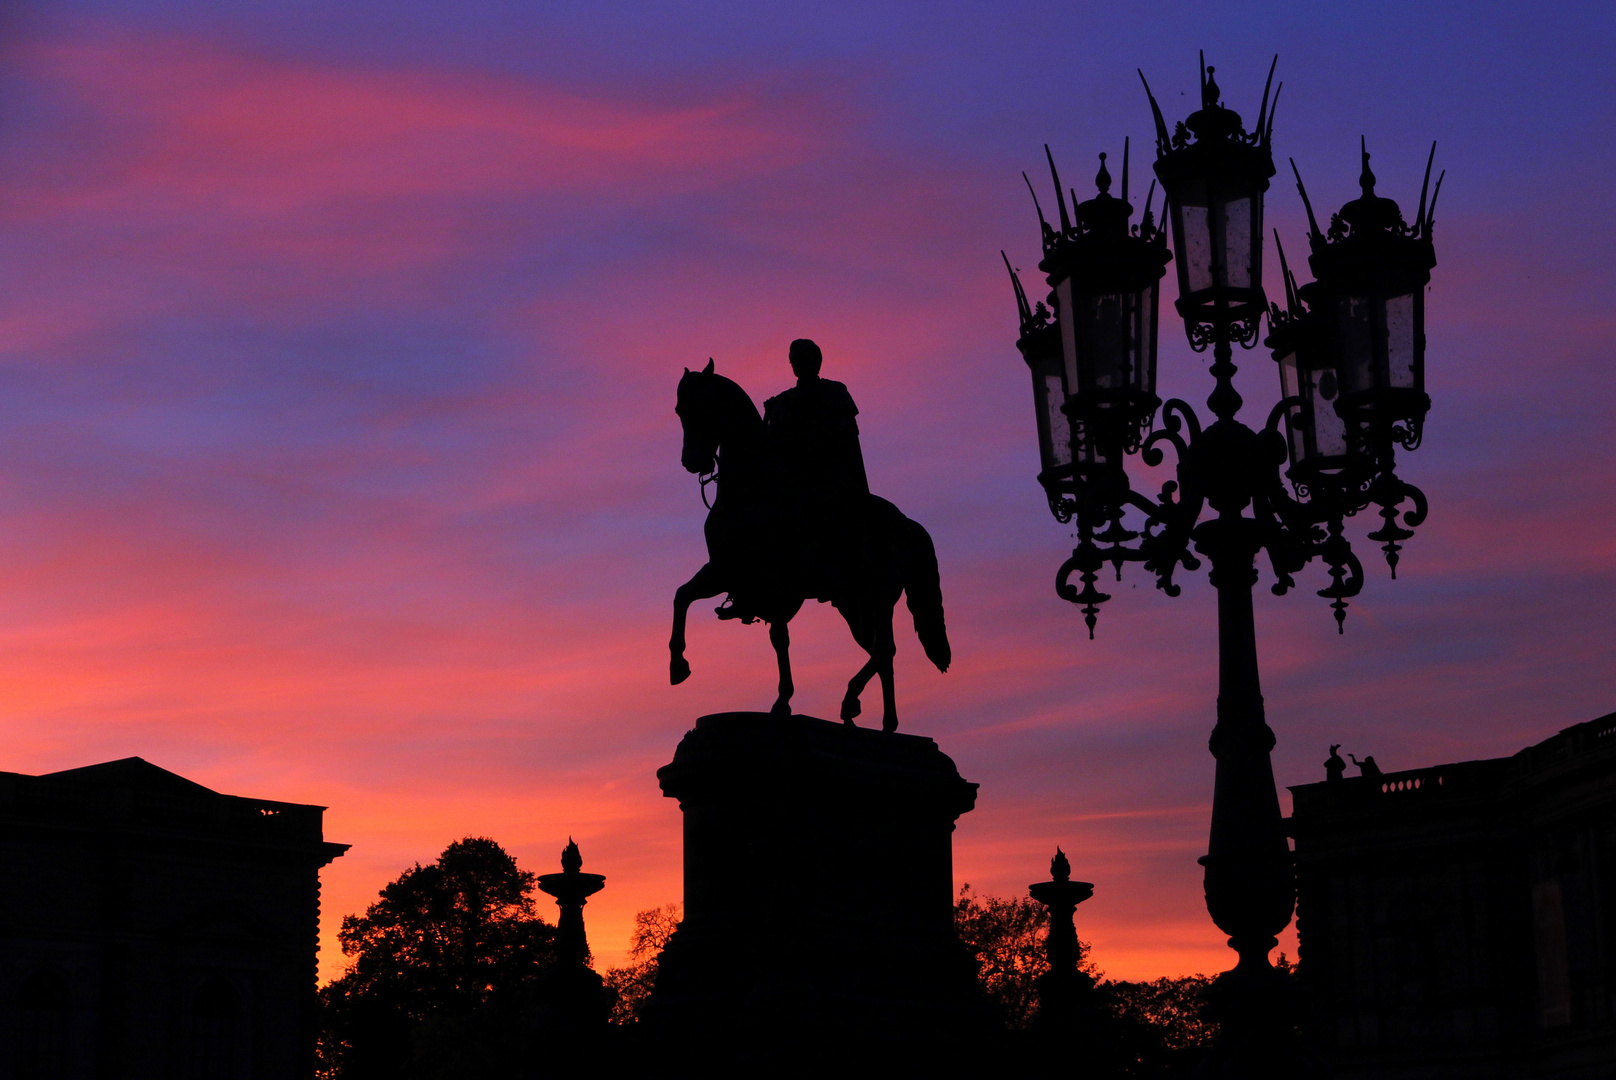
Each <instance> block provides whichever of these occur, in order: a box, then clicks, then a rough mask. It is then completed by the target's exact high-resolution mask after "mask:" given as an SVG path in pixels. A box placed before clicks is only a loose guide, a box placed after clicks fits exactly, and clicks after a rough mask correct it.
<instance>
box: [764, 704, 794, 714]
mask: <svg viewBox="0 0 1616 1080" xmlns="http://www.w3.org/2000/svg"><path fill="white" fill-rule="evenodd" d="M769 715H770V716H790V715H791V702H789V701H776V702H775V703H774V708H772V709H770V710H769Z"/></svg>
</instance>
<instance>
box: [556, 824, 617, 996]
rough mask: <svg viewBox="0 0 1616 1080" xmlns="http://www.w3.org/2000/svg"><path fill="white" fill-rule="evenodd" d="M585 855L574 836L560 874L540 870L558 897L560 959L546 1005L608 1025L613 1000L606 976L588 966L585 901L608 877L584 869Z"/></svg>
mask: <svg viewBox="0 0 1616 1080" xmlns="http://www.w3.org/2000/svg"><path fill="white" fill-rule="evenodd" d="M583 864H584V860H583V856H582V855H581V854H580V853H579V851H578V845H577V843H576V842H575V841H574V840H573V839H572V838H571V837H570V836H569V837H568V838H567V846H566V848H565V850H563V851H562V852H561V873H559V874H541V875H540V876H539V888H540V889H543V890H544V891H545V892H547V893H549V894H550V895H551V896H553V897H555V898H556V906H557V907H559V908H560V909H561V918H560V919H559V920H558V921H557V923H556V937H555V945H556V962H555V966H554V967H553V968H552V969H551V970H550V971H549V972H548V973H547V975H546V976H545V979H544V983H543V988H544V993H543V998H544V1004H545V1006H546V1008H547V1009H549V1010H551V1011H553V1012H555V1013H559V1014H563V1015H564V1016H566V1017H568V1018H570V1020H572V1021H573V1022H576V1023H582V1024H585V1025H593V1024H596V1023H600V1024H604V1023H605V1022H606V1014H607V1012H608V1011H609V1010H610V1008H611V1002H610V1000H609V999H608V996H607V994H606V990H605V987H604V985H603V983H602V981H601V977H600V976H599V975H598V974H596V973H595V972H594V971H593V970H592V969H591V968H590V967H589V938H588V936H587V935H586V934H585V933H584V904H586V903H588V898H589V897H590V896H593V895H594V894H595V893H598V892H600V890H601V889H602V888H604V887H605V885H606V879H605V878H604V877H602V876H601V875H600V874H585V873H582V872H581V870H582V867H583Z"/></svg>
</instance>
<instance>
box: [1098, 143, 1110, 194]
mask: <svg viewBox="0 0 1616 1080" xmlns="http://www.w3.org/2000/svg"><path fill="white" fill-rule="evenodd" d="M1094 186H1095V187H1096V188H1098V189H1099V191H1100V194H1101V195H1109V194H1110V193H1111V170H1110V169H1107V168H1106V167H1105V151H1103V150H1102V151H1100V171H1099V172H1097V173H1095V174H1094Z"/></svg>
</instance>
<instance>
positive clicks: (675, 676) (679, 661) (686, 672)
mask: <svg viewBox="0 0 1616 1080" xmlns="http://www.w3.org/2000/svg"><path fill="white" fill-rule="evenodd" d="M688 678H690V661H688V660H686V659H685V658H684V657H682V656H675V657H674V658H673V660H672V661H671V662H670V663H669V664H668V682H669V683H671V684H672V685H674V686H678V685H679V684H680V683H682V682H684V681H685V680H686V679H688Z"/></svg>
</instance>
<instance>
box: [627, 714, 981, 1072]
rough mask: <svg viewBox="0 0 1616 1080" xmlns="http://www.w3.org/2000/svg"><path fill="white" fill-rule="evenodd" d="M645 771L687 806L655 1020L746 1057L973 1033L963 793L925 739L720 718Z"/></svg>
mask: <svg viewBox="0 0 1616 1080" xmlns="http://www.w3.org/2000/svg"><path fill="white" fill-rule="evenodd" d="M657 778H658V779H659V780H660V781H661V783H662V791H663V793H664V794H665V795H667V796H668V797H669V798H674V799H678V800H679V806H680V809H681V810H682V811H683V813H684V841H685V917H684V923H683V924H682V926H681V927H680V929H679V930H678V932H677V933H676V934H674V936H673V938H672V940H671V941H670V942H669V944H668V946H667V948H666V950H665V951H664V952H663V954H662V961H661V966H660V970H659V973H658V977H657V982H656V989H655V991H654V993H653V995H652V998H651V1002H650V1005H649V1007H648V1009H647V1020H648V1022H649V1024H650V1025H651V1026H652V1027H653V1028H654V1029H656V1030H657V1031H659V1032H662V1033H665V1034H667V1035H669V1036H670V1037H675V1038H678V1037H683V1038H685V1039H694V1040H699V1041H700V1042H701V1043H703V1044H704V1045H705V1046H707V1047H708V1048H713V1047H720V1046H722V1047H728V1048H731V1049H734V1050H735V1051H736V1052H739V1053H741V1054H742V1055H743V1056H745V1055H748V1054H755V1053H758V1052H760V1051H759V1049H758V1048H759V1047H768V1048H773V1051H774V1052H779V1053H795V1052H798V1051H800V1049H801V1048H802V1047H804V1045H808V1046H809V1047H810V1048H812V1047H819V1048H820V1049H823V1048H825V1047H827V1046H831V1045H836V1044H845V1045H852V1044H853V1042H854V1041H861V1042H867V1040H869V1039H871V1038H877V1039H880V1040H882V1041H884V1042H886V1043H887V1044H889V1045H897V1044H906V1043H907V1044H913V1043H915V1042H916V1041H917V1040H918V1041H921V1042H926V1044H927V1045H934V1044H935V1042H936V1038H937V1037H938V1035H939V1032H941V1033H942V1037H943V1038H945V1039H946V1037H947V1036H948V1035H950V1034H957V1033H959V1032H961V1031H964V1030H967V1029H974V1028H975V1027H977V1025H978V1024H979V1023H980V1021H981V1018H982V1016H983V1011H982V1010H983V1007H982V1004H981V1000H980V997H979V992H978V991H977V988H976V982H975V970H974V964H973V962H972V960H971V958H970V957H969V955H968V954H967V953H966V951H965V949H964V948H963V947H962V946H961V945H960V944H959V942H958V940H957V938H956V937H955V935H954V925H953V887H954V886H953V847H952V834H953V831H954V821H955V819H956V818H957V817H959V815H961V814H963V813H965V812H966V811H968V810H970V809H971V808H972V807H973V806H974V805H975V802H976V785H975V784H972V783H967V782H966V781H965V780H963V779H962V778H961V777H960V775H959V771H958V770H957V769H956V768H955V767H954V763H953V761H951V760H950V759H949V758H948V756H947V755H945V754H944V753H942V751H940V750H939V749H938V748H937V744H936V743H934V742H933V741H932V740H930V739H927V738H921V737H918V736H914V735H899V734H885V733H882V732H879V731H873V730H869V729H865V728H852V727H847V726H844V725H842V724H835V723H830V722H827V721H824V720H816V719H814V718H812V717H807V716H792V717H773V716H770V715H768V714H767V713H720V714H717V715H714V716H704V717H702V718H701V719H700V720H699V721H697V723H696V727H695V730H693V731H691V732H689V733H688V734H687V735H686V736H685V737H684V739H683V741H681V742H680V744H679V748H678V750H677V752H676V753H675V754H674V758H673V761H672V763H671V764H669V765H666V766H664V767H663V768H662V769H661V770H659V771H658V772H657ZM927 1040H930V1042H927ZM748 1046H749V1047H751V1050H747V1049H746V1047H748Z"/></svg>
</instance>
